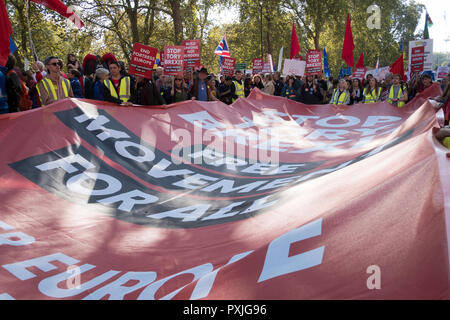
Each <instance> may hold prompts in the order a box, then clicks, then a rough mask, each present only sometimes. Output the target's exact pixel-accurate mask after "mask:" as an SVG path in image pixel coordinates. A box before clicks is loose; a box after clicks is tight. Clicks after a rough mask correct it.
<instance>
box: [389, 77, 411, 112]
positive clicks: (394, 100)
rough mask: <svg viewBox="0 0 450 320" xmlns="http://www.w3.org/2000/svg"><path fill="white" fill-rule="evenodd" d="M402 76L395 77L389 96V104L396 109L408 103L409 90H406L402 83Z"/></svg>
mask: <svg viewBox="0 0 450 320" xmlns="http://www.w3.org/2000/svg"><path fill="white" fill-rule="evenodd" d="M400 81H401V76H400V75H399V74H396V75H394V78H393V83H392V86H391V87H390V88H389V95H388V98H387V102H389V103H390V104H392V105H393V106H395V107H398V108H401V107H403V106H404V105H405V104H406V101H408V90H406V89H405V88H404V87H403V86H402V85H401V83H400Z"/></svg>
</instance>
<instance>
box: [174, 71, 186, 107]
mask: <svg viewBox="0 0 450 320" xmlns="http://www.w3.org/2000/svg"><path fill="white" fill-rule="evenodd" d="M173 79H174V80H173V83H172V89H171V92H170V96H171V102H170V103H177V102H181V101H185V100H188V99H189V94H188V92H187V89H186V84H185V82H184V79H183V77H182V76H180V75H178V76H175V77H174V78H173Z"/></svg>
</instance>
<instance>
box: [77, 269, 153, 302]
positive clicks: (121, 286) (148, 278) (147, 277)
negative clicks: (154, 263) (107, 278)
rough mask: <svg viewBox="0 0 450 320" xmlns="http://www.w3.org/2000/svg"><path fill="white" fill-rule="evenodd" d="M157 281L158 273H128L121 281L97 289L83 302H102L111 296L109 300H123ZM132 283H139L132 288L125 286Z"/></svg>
mask: <svg viewBox="0 0 450 320" xmlns="http://www.w3.org/2000/svg"><path fill="white" fill-rule="evenodd" d="M155 280H156V272H153V271H149V272H127V273H125V274H124V275H123V276H121V277H120V278H119V279H117V280H114V281H113V282H111V283H108V284H107V285H105V286H103V287H101V288H100V289H97V290H96V291H94V292H92V293H91V294H89V295H87V296H86V297H85V298H83V300H100V299H102V298H103V297H106V296H109V297H108V299H109V300H123V299H124V298H125V296H126V295H127V294H129V293H131V292H134V291H136V290H139V289H141V288H144V287H145V286H147V285H149V284H150V283H152V282H153V281H155ZM130 281H137V283H136V284H134V285H132V286H125V284H126V283H128V282H130Z"/></svg>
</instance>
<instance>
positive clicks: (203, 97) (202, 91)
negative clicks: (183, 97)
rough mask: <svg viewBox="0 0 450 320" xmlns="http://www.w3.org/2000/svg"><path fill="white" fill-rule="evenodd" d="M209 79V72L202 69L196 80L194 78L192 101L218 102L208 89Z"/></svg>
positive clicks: (190, 91) (191, 91) (191, 90)
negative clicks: (207, 80)
mask: <svg viewBox="0 0 450 320" xmlns="http://www.w3.org/2000/svg"><path fill="white" fill-rule="evenodd" d="M207 77H208V70H207V69H206V68H201V69H200V70H199V72H198V75H197V77H196V78H194V80H193V83H192V86H191V87H190V90H189V93H190V94H191V96H192V98H191V99H192V100H198V101H216V100H217V99H216V97H214V96H213V95H212V94H211V91H210V90H209V88H208V84H207V82H206V78H207Z"/></svg>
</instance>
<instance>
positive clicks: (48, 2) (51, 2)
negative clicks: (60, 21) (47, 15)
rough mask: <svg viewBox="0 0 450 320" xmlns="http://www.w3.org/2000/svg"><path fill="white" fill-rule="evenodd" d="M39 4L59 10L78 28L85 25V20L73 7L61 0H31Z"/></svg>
mask: <svg viewBox="0 0 450 320" xmlns="http://www.w3.org/2000/svg"><path fill="white" fill-rule="evenodd" d="M31 1H33V2H36V3H38V4H42V5H44V6H46V7H47V8H48V9H50V10H53V11H55V12H58V13H59V14H60V15H62V16H63V17H66V18H67V19H69V20H70V21H72V22H73V23H74V24H75V26H76V27H77V28H78V29H81V28H83V27H84V22H83V21H81V19H80V17H78V16H77V15H76V14H75V13H74V12H73V10H72V9H70V8H68V7H67V6H66V5H65V4H64V3H63V2H62V1H60V0H31Z"/></svg>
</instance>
